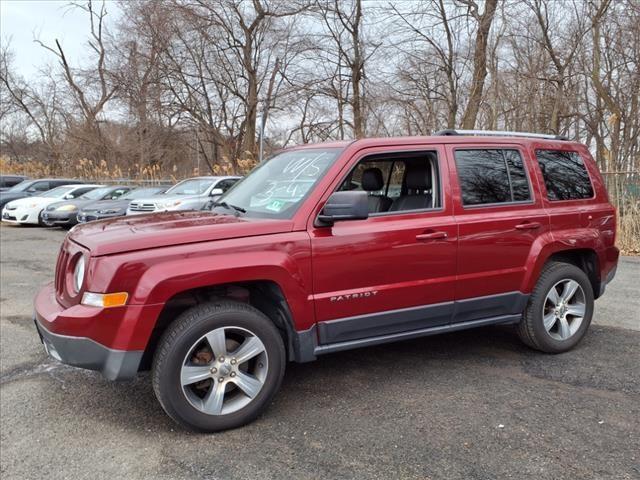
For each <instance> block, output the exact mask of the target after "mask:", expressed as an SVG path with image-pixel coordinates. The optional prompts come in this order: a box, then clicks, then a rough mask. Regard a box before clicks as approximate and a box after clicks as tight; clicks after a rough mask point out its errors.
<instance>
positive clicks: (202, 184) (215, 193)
mask: <svg viewBox="0 0 640 480" xmlns="http://www.w3.org/2000/svg"><path fill="white" fill-rule="evenodd" d="M240 178H241V177H229V176H227V177H194V178H189V179H187V180H184V181H182V182H180V183H178V184H176V185H174V186H173V187H171V188H170V189H169V190H167V191H166V192H165V193H164V194H162V195H155V196H152V197H148V198H141V199H137V200H134V201H132V202H131V203H130V204H129V208H127V215H138V214H141V213H154V212H166V211H174V210H200V209H202V207H204V206H205V205H206V204H207V202H208V201H209V200H211V199H215V198H216V197H219V196H220V195H222V194H223V193H224V192H226V191H227V190H229V189H230V188H231V187H232V186H233V185H234V184H235V183H236V182H237V181H238V180H240Z"/></svg>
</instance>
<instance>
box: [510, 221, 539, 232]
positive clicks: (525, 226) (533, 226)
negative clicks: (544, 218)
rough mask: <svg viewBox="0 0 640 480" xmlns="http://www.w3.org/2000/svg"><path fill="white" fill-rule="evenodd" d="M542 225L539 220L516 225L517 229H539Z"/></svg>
mask: <svg viewBox="0 0 640 480" xmlns="http://www.w3.org/2000/svg"><path fill="white" fill-rule="evenodd" d="M540 227H542V224H541V223H539V222H525V223H521V224H520V225H516V230H537V229H538V228H540Z"/></svg>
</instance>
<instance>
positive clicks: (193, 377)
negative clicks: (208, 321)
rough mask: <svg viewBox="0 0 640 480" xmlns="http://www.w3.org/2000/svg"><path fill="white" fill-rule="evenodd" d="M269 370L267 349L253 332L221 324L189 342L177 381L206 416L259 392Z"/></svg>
mask: <svg viewBox="0 0 640 480" xmlns="http://www.w3.org/2000/svg"><path fill="white" fill-rule="evenodd" d="M268 370H269V364H268V355H267V351H266V348H265V346H264V344H263V343H262V341H261V340H260V339H259V338H258V337H257V336H256V335H255V334H253V333H252V332H250V331H249V330H246V329H244V328H239V327H222V328H217V329H215V330H212V331H210V332H209V333H207V334H205V335H203V336H202V337H201V338H200V339H198V341H196V342H195V343H194V344H193V345H192V347H191V348H190V349H189V352H188V353H187V355H186V356H185V358H184V361H183V363H182V368H181V370H180V383H181V385H182V391H183V393H184V395H185V396H186V398H187V400H188V401H189V403H191V405H192V406H193V407H194V408H196V409H197V410H199V411H201V412H202V413H205V414H207V415H226V414H229V413H233V412H237V411H238V410H240V409H242V408H244V407H245V406H247V405H248V404H249V403H250V402H251V401H252V400H253V399H254V398H255V397H256V396H257V395H258V394H259V393H260V391H261V390H262V387H263V386H264V382H265V380H266V378H267V373H268Z"/></svg>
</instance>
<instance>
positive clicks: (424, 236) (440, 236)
mask: <svg viewBox="0 0 640 480" xmlns="http://www.w3.org/2000/svg"><path fill="white" fill-rule="evenodd" d="M445 238H447V232H429V233H421V234H419V235H416V240H419V241H421V242H426V241H429V240H444V239H445Z"/></svg>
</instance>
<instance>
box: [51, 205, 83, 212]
mask: <svg viewBox="0 0 640 480" xmlns="http://www.w3.org/2000/svg"><path fill="white" fill-rule="evenodd" d="M77 209H78V207H76V206H75V205H62V206H60V207H58V208H56V212H73V211H74V210H77Z"/></svg>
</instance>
